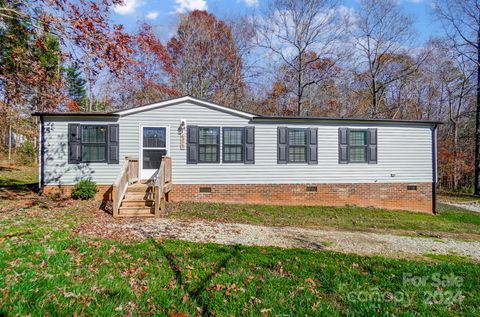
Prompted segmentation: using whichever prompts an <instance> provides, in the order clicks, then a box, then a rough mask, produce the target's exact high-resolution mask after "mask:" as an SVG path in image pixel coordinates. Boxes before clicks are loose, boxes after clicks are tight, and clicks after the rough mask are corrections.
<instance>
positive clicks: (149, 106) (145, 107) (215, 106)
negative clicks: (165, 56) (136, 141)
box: [111, 95, 258, 119]
mask: <svg viewBox="0 0 480 317" xmlns="http://www.w3.org/2000/svg"><path fill="white" fill-rule="evenodd" d="M182 102H191V103H195V104H199V105H203V106H206V107H209V108H212V109H215V110H220V111H223V112H226V113H230V114H233V115H237V116H239V117H243V118H248V119H252V118H254V117H255V116H258V115H257V114H253V113H248V112H245V111H240V110H235V109H232V108H229V107H225V106H222V105H219V104H216V103H213V102H210V101H207V100H203V99H200V98H196V97H192V96H188V95H187V96H183V97H178V98H173V99H169V100H164V101H159V102H155V103H150V104H145V105H141V106H135V107H132V108H127V109H123V110H117V111H113V112H111V114H116V115H119V116H124V115H129V114H133V113H137V112H142V111H148V110H151V109H156V108H160V107H166V106H170V105H175V104H178V103H182Z"/></svg>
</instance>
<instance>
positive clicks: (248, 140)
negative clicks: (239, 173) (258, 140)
mask: <svg viewBox="0 0 480 317" xmlns="http://www.w3.org/2000/svg"><path fill="white" fill-rule="evenodd" d="M245 164H255V127H245Z"/></svg>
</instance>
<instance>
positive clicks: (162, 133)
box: [140, 126, 169, 180]
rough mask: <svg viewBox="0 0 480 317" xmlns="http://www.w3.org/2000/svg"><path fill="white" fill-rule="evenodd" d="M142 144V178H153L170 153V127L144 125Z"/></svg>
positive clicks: (142, 128)
mask: <svg viewBox="0 0 480 317" xmlns="http://www.w3.org/2000/svg"><path fill="white" fill-rule="evenodd" d="M141 130H142V146H141V150H140V162H141V164H140V178H141V179H143V180H146V179H151V178H152V177H153V176H154V174H155V173H156V172H157V170H158V168H159V167H160V163H161V162H162V156H165V155H167V154H168V145H169V142H168V141H169V140H168V127H153V126H148V127H147V126H142V127H141Z"/></svg>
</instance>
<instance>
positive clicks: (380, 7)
mask: <svg viewBox="0 0 480 317" xmlns="http://www.w3.org/2000/svg"><path fill="white" fill-rule="evenodd" d="M351 33H352V35H353V39H354V45H355V50H356V51H357V54H358V57H359V62H360V63H361V64H362V65H360V68H359V71H360V72H361V77H362V78H363V80H364V84H365V86H366V87H367V89H368V92H369V94H370V96H369V97H370V116H371V117H372V118H375V117H377V116H379V115H381V114H380V113H379V111H380V106H381V105H380V103H381V99H382V97H383V94H384V93H385V91H386V89H387V88H388V86H389V85H390V84H392V83H394V82H395V81H398V80H399V79H401V78H404V77H406V76H409V75H411V74H412V73H414V72H415V71H416V70H417V69H418V66H419V65H420V63H421V62H422V61H423V59H424V57H425V54H421V56H420V57H417V58H416V59H415V60H412V61H411V62H407V63H398V61H399V59H400V58H401V56H402V55H403V56H408V52H407V47H411V44H412V43H413V36H414V33H413V32H412V19H411V18H410V17H408V16H407V15H406V14H405V13H404V12H402V10H401V9H400V7H399V6H398V4H397V3H396V2H395V1H394V0H362V1H361V2H360V10H359V11H358V13H357V15H356V17H355V19H354V24H353V26H352V28H351ZM392 64H396V65H397V66H398V67H391V66H392Z"/></svg>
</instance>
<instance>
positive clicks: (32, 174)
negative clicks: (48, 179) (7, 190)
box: [0, 162, 38, 187]
mask: <svg viewBox="0 0 480 317" xmlns="http://www.w3.org/2000/svg"><path fill="white" fill-rule="evenodd" d="M37 183H38V167H37V166H36V165H27V166H25V165H20V164H13V163H12V164H9V163H7V162H0V187H21V186H32V185H36V184H37Z"/></svg>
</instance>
